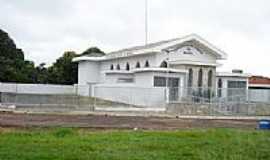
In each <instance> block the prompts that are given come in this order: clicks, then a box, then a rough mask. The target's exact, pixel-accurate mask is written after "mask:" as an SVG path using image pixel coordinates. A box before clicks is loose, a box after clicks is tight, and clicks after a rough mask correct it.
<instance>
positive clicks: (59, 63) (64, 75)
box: [48, 51, 78, 85]
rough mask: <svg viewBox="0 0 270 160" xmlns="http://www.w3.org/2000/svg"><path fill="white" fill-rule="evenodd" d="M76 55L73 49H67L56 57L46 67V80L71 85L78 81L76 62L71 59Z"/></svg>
mask: <svg viewBox="0 0 270 160" xmlns="http://www.w3.org/2000/svg"><path fill="white" fill-rule="evenodd" d="M77 56H78V55H77V54H76V53H75V52H73V51H68V52H65V53H64V54H63V56H62V57H60V58H58V59H57V60H56V62H55V63H54V64H53V65H52V66H50V67H49V68H48V82H49V83H51V84H66V85H72V84H76V83H78V64H76V63H73V62H72V59H73V58H75V57H77Z"/></svg>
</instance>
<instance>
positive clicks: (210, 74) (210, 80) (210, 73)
mask: <svg viewBox="0 0 270 160" xmlns="http://www.w3.org/2000/svg"><path fill="white" fill-rule="evenodd" d="M212 83H213V71H212V70H210V71H209V72H208V87H209V88H210V87H212Z"/></svg>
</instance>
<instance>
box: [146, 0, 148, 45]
mask: <svg viewBox="0 0 270 160" xmlns="http://www.w3.org/2000/svg"><path fill="white" fill-rule="evenodd" d="M147 44H148V0H145V45H147Z"/></svg>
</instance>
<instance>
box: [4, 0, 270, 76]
mask: <svg viewBox="0 0 270 160" xmlns="http://www.w3.org/2000/svg"><path fill="white" fill-rule="evenodd" d="M144 5H145V0H136V1H130V0H113V1H108V0H76V1H75V0H46V1H41V0H39V1H38V0H0V28H1V29H3V30H5V31H6V32H8V33H9V35H10V36H11V37H12V38H13V39H14V40H15V43H16V44H17V46H18V47H19V48H22V49H23V50H24V53H25V57H26V59H29V60H32V61H34V62H35V63H36V64H37V65H38V64H40V63H42V62H45V63H46V64H48V65H50V64H52V63H53V62H54V61H55V60H56V59H57V58H58V57H60V56H61V55H62V54H63V53H64V52H65V51H75V52H77V53H81V52H83V51H84V50H86V49H87V48H89V47H92V46H97V47H99V48H100V49H102V50H103V51H105V52H111V51H114V50H118V49H122V48H127V47H131V46H135V45H136V46H137V45H143V44H144V41H145V34H144V33H145V32H144V31H145V26H144V22H145V19H144V15H145V12H144ZM148 8H149V10H148V14H149V17H148V18H149V21H148V23H149V29H148V30H149V33H148V34H149V42H156V41H160V40H166V39H171V38H177V37H182V36H185V35H189V34H191V33H196V34H198V35H200V36H201V37H203V38H204V39H206V40H207V41H209V42H211V43H212V44H214V45H215V46H217V47H218V48H220V49H221V50H223V51H225V52H226V53H227V54H228V59H227V60H225V61H222V62H221V63H223V64H224V65H223V66H222V67H220V68H219V69H218V71H231V70H232V69H243V70H244V72H246V73H251V74H254V75H264V76H269V77H270V45H269V42H270V1H269V0H256V1H255V0H188V1H187V0H185V1H184V0H148Z"/></svg>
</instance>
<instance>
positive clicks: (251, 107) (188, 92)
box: [167, 88, 270, 116]
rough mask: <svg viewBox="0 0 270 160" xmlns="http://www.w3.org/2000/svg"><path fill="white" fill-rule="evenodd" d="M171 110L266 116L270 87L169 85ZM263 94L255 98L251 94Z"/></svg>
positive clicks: (269, 106)
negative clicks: (254, 88) (251, 88)
mask: <svg viewBox="0 0 270 160" xmlns="http://www.w3.org/2000/svg"><path fill="white" fill-rule="evenodd" d="M168 95H169V96H168V97H167V98H168V101H169V103H168V104H167V110H168V112H170V113H172V114H182V115H210V116H270V90H268V91H265V90H256V91H254V90H248V89H246V88H225V89H224V88H223V89H211V88H169V89H168ZM261 96H263V97H267V98H264V99H255V98H254V97H261Z"/></svg>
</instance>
